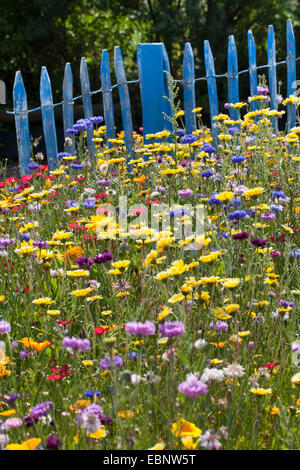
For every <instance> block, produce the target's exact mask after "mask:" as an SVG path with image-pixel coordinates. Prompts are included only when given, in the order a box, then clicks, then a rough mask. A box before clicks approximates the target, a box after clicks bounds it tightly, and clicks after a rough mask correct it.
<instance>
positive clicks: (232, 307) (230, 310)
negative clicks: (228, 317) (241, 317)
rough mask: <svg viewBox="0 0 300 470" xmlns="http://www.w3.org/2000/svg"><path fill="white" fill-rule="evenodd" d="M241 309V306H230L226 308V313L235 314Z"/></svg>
mask: <svg viewBox="0 0 300 470" xmlns="http://www.w3.org/2000/svg"><path fill="white" fill-rule="evenodd" d="M239 308H240V306H239V304H229V305H227V306H226V307H225V309H224V310H225V312H226V313H233V312H235V311H236V310H238V309H239Z"/></svg>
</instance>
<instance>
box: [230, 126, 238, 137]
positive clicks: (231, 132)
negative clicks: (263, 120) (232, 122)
mask: <svg viewBox="0 0 300 470" xmlns="http://www.w3.org/2000/svg"><path fill="white" fill-rule="evenodd" d="M239 130H240V129H239V128H238V127H237V126H233V127H228V134H230V135H233V134H236V133H237V132H239Z"/></svg>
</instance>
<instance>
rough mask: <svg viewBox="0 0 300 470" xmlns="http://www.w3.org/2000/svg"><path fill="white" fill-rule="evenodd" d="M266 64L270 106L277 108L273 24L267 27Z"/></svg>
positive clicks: (274, 120)
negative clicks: (267, 67)
mask: <svg viewBox="0 0 300 470" xmlns="http://www.w3.org/2000/svg"><path fill="white" fill-rule="evenodd" d="M267 48H268V65H269V91H270V108H271V109H277V79H276V51H275V34H274V28H273V25H270V26H269V29H268V40H267ZM272 126H273V130H274V132H275V133H276V132H277V119H276V118H275V117H272Z"/></svg>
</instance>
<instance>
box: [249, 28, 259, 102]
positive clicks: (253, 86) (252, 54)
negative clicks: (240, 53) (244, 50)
mask: <svg viewBox="0 0 300 470" xmlns="http://www.w3.org/2000/svg"><path fill="white" fill-rule="evenodd" d="M248 56H249V82H250V96H256V95H257V69H256V47H255V41H254V37H253V34H252V30H251V29H250V30H249V31H248ZM257 109H258V102H257V101H251V111H256V110H257Z"/></svg>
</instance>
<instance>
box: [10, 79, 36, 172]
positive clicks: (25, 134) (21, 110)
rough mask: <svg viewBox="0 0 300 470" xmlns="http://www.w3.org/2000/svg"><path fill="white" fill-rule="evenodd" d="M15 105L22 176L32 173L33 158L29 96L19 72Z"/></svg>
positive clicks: (14, 93)
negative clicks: (29, 166)
mask: <svg viewBox="0 0 300 470" xmlns="http://www.w3.org/2000/svg"><path fill="white" fill-rule="evenodd" d="M13 103H14V112H15V124H16V134H17V146H18V154H19V166H20V173H21V176H24V175H28V174H30V173H32V170H30V169H29V168H28V163H30V158H31V147H30V134H29V121H28V106H27V95H26V90H25V87H24V83H23V79H22V75H21V72H19V71H18V72H17V73H16V76H15V83H14V88H13Z"/></svg>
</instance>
